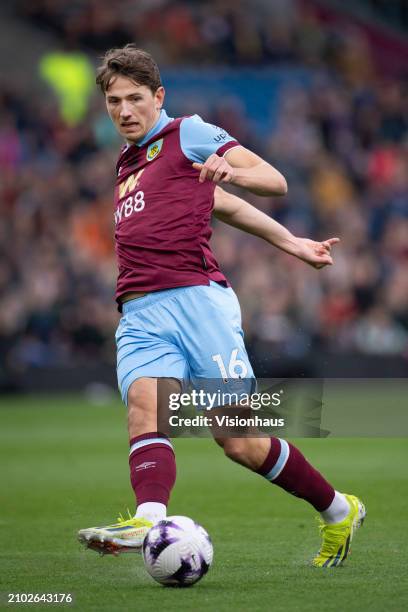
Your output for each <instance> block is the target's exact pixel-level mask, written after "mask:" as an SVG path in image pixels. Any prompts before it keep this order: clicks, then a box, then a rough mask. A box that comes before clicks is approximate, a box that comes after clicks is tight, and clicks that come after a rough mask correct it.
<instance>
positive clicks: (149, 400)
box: [78, 292, 186, 554]
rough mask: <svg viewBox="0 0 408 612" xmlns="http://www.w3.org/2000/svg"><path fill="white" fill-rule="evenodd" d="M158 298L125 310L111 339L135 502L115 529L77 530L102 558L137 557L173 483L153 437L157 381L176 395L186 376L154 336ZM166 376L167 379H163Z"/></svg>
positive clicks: (171, 462) (173, 351)
mask: <svg viewBox="0 0 408 612" xmlns="http://www.w3.org/2000/svg"><path fill="white" fill-rule="evenodd" d="M160 293H164V292H157V293H156V294H154V296H150V295H149V296H146V297H145V298H140V299H139V300H134V301H132V302H128V303H126V304H125V305H124V317H123V318H122V320H121V323H120V324H119V327H118V331H117V334H116V339H117V345H118V382H119V388H120V390H121V394H122V399H123V401H124V403H125V404H126V405H127V408H128V430H129V444H130V452H129V467H130V480H131V484H132V488H133V491H134V493H135V497H136V503H137V510H136V515H135V516H134V517H133V516H129V517H128V518H127V519H126V518H122V517H120V518H119V520H118V522H117V523H114V524H112V525H107V526H103V527H91V528H87V529H82V530H81V531H80V532H79V533H78V538H79V540H80V541H81V542H82V543H83V544H85V545H86V546H87V547H89V548H92V549H94V550H97V551H99V552H101V553H102V554H106V553H112V554H118V553H119V552H139V551H140V549H141V545H142V543H143V539H144V537H145V535H146V533H147V531H148V529H149V528H150V527H151V526H152V525H153V524H154V523H155V522H157V521H159V520H161V519H162V518H164V517H165V516H166V506H167V503H168V500H169V495H170V492H171V489H172V488H173V486H174V482H175V477H176V463H175V456H174V450H173V447H172V444H171V442H170V440H169V439H168V437H167V436H166V435H164V434H163V433H161V432H160V431H158V426H157V405H158V393H157V390H158V380H157V379H158V378H159V377H160V383H161V387H160V388H161V392H162V393H163V386H164V388H165V389H166V388H167V389H168V392H171V390H175V389H176V390H179V383H178V382H177V379H182V378H183V377H184V375H185V371H186V361H185V357H184V355H182V353H181V352H180V350H179V348H178V347H177V346H175V345H174V344H173V343H171V342H170V339H169V338H167V339H166V338H163V337H161V336H160V335H159V333H156V332H157V330H159V329H160V327H165V326H166V321H165V317H166V311H165V310H164V311H163V309H161V307H160V298H161V296H160ZM166 374H167V375H168V376H169V377H171V378H169V379H167V378H165V375H166Z"/></svg>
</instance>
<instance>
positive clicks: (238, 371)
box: [211, 348, 248, 380]
mask: <svg viewBox="0 0 408 612" xmlns="http://www.w3.org/2000/svg"><path fill="white" fill-rule="evenodd" d="M238 350H239V349H237V348H234V349H232V351H231V356H230V359H229V363H228V369H227V366H226V365H225V363H224V360H223V358H222V356H221V353H217V354H216V355H212V356H211V358H212V360H213V361H215V362H216V364H217V365H218V367H219V369H220V373H221V377H222V378H223V379H224V380H228V378H245V377H246V376H247V374H248V368H247V365H246V363H245V361H243V360H242V359H237V357H238Z"/></svg>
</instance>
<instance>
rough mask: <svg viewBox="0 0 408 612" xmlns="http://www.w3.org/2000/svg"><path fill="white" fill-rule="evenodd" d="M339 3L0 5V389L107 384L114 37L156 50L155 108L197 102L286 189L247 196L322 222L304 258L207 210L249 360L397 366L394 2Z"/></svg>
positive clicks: (405, 322)
mask: <svg viewBox="0 0 408 612" xmlns="http://www.w3.org/2000/svg"><path fill="white" fill-rule="evenodd" d="M342 4H343V5H344V7H342ZM346 4H347V6H348V5H349V4H351V3H338V2H330V1H327V2H317V1H316V2H314V1H307V0H296V1H295V0H275V1H274V2H267V1H264V0H251V1H249V2H248V1H242V2H239V3H237V2H233V1H231V0H217V1H216V2H193V1H192V2H179V1H176V2H169V1H167V0H154V1H149V2H144V1H140V2H130V1H126V0H121V1H118V2H115V3H111V2H108V1H105V0H98V1H80V0H78V1H76V2H67V1H64V0H58V1H53V2H48V1H47V0H37V1H36V2H31V1H30V0H18V1H16V2H13V3H11V4H10V5H7V3H6V5H2V7H1V9H0V11H1V14H2V26H1V29H2V42H1V56H2V57H1V64H2V73H3V77H2V94H1V98H0V111H1V116H2V128H1V131H0V163H1V188H0V189H1V203H0V206H1V217H2V223H1V241H0V244H1V247H0V248H1V260H0V355H1V357H0V386H1V388H2V389H4V390H8V391H10V390H13V389H16V390H18V389H30V388H38V389H47V388H48V387H54V388H59V387H61V385H63V386H65V387H66V388H75V387H78V386H79V387H81V386H83V385H85V384H86V382H87V381H88V382H89V381H92V380H95V381H97V380H100V381H109V383H110V384H112V385H115V377H114V368H113V365H114V359H115V357H114V345H113V332H114V329H115V326H116V323H117V319H118V315H117V313H116V311H115V306H114V303H113V299H112V296H113V291H114V282H115V274H116V270H115V261H114V253H113V243H112V232H113V213H112V184H113V176H114V175H113V172H114V161H115V158H116V155H117V151H118V147H119V146H120V142H119V141H118V139H117V137H116V136H115V133H114V130H113V128H112V127H111V125H110V123H109V119H108V118H107V116H106V113H105V109H104V103H103V99H102V96H101V95H100V94H99V92H98V91H96V89H95V87H94V82H93V79H94V76H93V68H94V65H95V64H96V62H97V61H98V57H100V56H101V54H102V53H103V52H104V51H105V50H106V48H109V47H111V46H114V45H121V44H123V43H126V42H128V41H136V42H137V43H138V44H139V45H140V46H141V47H143V48H146V49H148V50H149V51H151V52H152V53H153V55H154V56H155V58H156V59H157V61H158V63H159V65H160V67H161V70H162V76H163V82H164V85H165V86H166V88H167V98H166V105H165V106H166V108H167V110H168V112H169V113H170V114H173V115H175V116H177V115H182V114H190V113H194V112H197V113H199V114H200V115H201V116H202V117H203V118H204V119H205V120H207V121H209V122H212V123H216V124H219V125H221V126H222V127H224V128H225V129H227V130H228V131H230V133H232V134H233V135H235V136H236V137H237V138H238V139H239V140H240V141H241V142H242V144H244V145H246V146H248V147H249V148H251V149H253V150H255V151H257V152H259V153H260V154H261V155H263V156H264V157H265V158H266V159H268V160H269V161H271V162H272V163H274V164H276V166H277V167H278V168H279V169H280V170H281V171H282V172H283V173H284V174H285V176H286V177H287V179H288V183H289V194H288V196H287V197H285V198H282V199H279V198H256V197H255V196H251V195H248V194H247V195H246V197H247V199H248V200H250V201H251V202H253V203H254V204H256V205H257V206H258V207H260V208H262V209H263V210H264V211H266V212H268V213H269V214H271V215H272V216H274V217H275V218H276V219H278V220H279V221H281V222H282V223H283V224H285V225H287V226H288V227H289V228H290V229H291V230H292V231H293V232H294V233H296V234H297V235H303V236H311V237H316V238H320V239H322V238H326V237H328V236H332V235H338V236H340V237H341V239H342V243H341V246H340V247H339V248H337V249H336V253H335V257H336V265H335V266H334V267H333V268H332V269H327V270H324V271H323V272H316V271H315V270H313V269H311V268H309V267H307V266H306V265H304V264H303V263H301V262H298V261H296V260H294V259H293V258H290V257H288V256H286V255H284V254H282V253H280V252H279V251H277V250H276V249H274V248H271V247H270V246H268V245H266V244H264V243H262V242H261V241H259V239H256V238H253V237H250V236H247V235H244V234H243V233H242V232H239V231H237V230H234V229H231V228H228V227H227V226H224V225H222V224H220V223H218V224H216V225H215V227H214V237H213V246H214V250H215V252H216V254H217V256H218V259H219V262H220V265H221V266H222V268H223V270H224V271H225V273H226V274H227V276H228V278H229V279H230V281H231V283H232V285H233V287H234V288H235V290H236V292H237V293H238V295H239V298H240V302H241V305H242V311H243V319H244V329H245V333H246V340H247V344H248V347H249V351H250V354H251V357H252V359H253V362H254V364H255V368H256V371H257V373H258V375H261V376H294V375H302V376H377V377H378V376H406V372H407V359H408V274H407V267H406V266H407V258H408V172H407V162H408V149H407V145H408V140H407V126H408V95H407V92H408V90H407V79H406V77H407V66H408V43H407V38H406V33H407V27H408V26H407V20H408V18H407V5H406V3H405V2H402V1H401V2H397V1H395V2H391V3H387V2H381V1H374V0H372V1H371V2H369V1H368V0H367V1H360V2H354V3H353V7H352V8H351V7H349V8H348V9H347V10H346V8H345V5H346ZM404 35H405V38H404Z"/></svg>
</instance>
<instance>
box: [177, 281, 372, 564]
mask: <svg viewBox="0 0 408 612" xmlns="http://www.w3.org/2000/svg"><path fill="white" fill-rule="evenodd" d="M196 289H197V290H198V289H199V290H200V292H201V293H202V294H203V295H201V296H200V297H201V299H200V300H199V301H197V303H196V305H195V306H196V308H195V315H196V321H200V322H204V323H206V325H207V326H206V327H203V328H198V329H197V330H196V333H195V334H193V331H192V332H191V335H190V342H189V345H188V346H187V347H186V348H187V349H188V355H189V362H190V367H191V369H192V376H193V377H194V375H195V376H196V377H197V379H196V382H198V384H199V381H200V379H201V380H202V381H204V382H203V384H206V382H205V378H207V379H215V378H217V377H218V379H219V381H220V385H221V386H223V385H224V387H226V390H227V391H230V390H233V389H234V386H235V385H237V384H238V383H239V382H240V381H237V380H236V379H235V380H234V377H235V378H236V375H237V374H238V375H239V376H243V377H244V378H246V380H247V381H248V379H250V378H251V377H253V372H252V368H251V365H250V363H249V359H248V355H247V353H246V349H245V346H244V342H243V334H242V329H241V320H240V309H239V304H238V300H237V299H236V296H235V294H233V292H232V291H231V290H230V289H224V288H223V287H220V286H217V287H203V288H196ZM197 293H198V291H197ZM185 324H186V327H188V321H186V323H185ZM231 356H233V358H232V357H231ZM234 363H235V364H238V372H237V371H235V370H234ZM231 364H232V365H231ZM230 366H231V367H230ZM217 368H218V369H217ZM229 377H231V378H229ZM244 382H245V381H243V383H242V384H244ZM230 383H231V384H230ZM229 386H231V388H230V389H229V388H227V387H229ZM216 441H217V442H218V444H220V445H221V446H222V447H223V448H224V452H225V454H226V456H227V457H229V458H230V459H232V460H233V461H236V462H237V463H240V464H241V465H243V466H245V467H247V468H249V469H251V470H252V471H254V472H257V473H259V474H260V475H261V476H263V477H264V478H265V479H267V480H268V481H269V482H271V483H272V484H275V485H277V486H279V487H281V488H283V489H284V490H285V491H287V492H288V493H291V494H292V495H295V496H296V497H299V498H301V499H304V500H305V501H307V502H308V503H310V504H311V505H312V506H313V507H314V508H315V509H316V510H317V511H318V512H319V513H320V515H321V518H322V521H324V523H323V525H322V535H323V544H322V548H321V550H320V552H319V554H318V555H317V556H316V557H315V559H314V564H315V565H325V566H332V565H333V566H336V565H338V564H340V563H341V562H342V561H343V560H344V559H345V558H346V556H347V554H348V550H349V544H350V541H351V538H352V536H353V531H354V529H355V528H356V527H358V526H359V525H360V523H361V522H362V520H363V518H364V516H365V510H364V506H363V505H362V504H361V502H359V500H357V498H355V497H353V496H347V495H344V494H342V493H339V492H338V491H336V490H335V489H334V487H333V486H332V485H331V484H330V483H329V482H328V481H327V480H326V479H325V478H324V477H323V476H322V474H320V472H319V471H318V470H316V469H315V468H314V467H313V466H312V465H311V464H310V462H309V461H308V460H307V459H306V458H305V457H304V455H303V454H302V453H301V452H300V451H299V449H297V448H296V447H295V446H294V445H292V444H290V443H288V442H286V441H285V440H281V439H279V438H275V437H272V438H250V437H240V438H227V437H225V436H219V437H218V438H216Z"/></svg>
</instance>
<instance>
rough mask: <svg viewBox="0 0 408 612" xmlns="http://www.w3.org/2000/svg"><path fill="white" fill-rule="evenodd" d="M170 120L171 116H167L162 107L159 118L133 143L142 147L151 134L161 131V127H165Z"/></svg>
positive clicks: (171, 119)
mask: <svg viewBox="0 0 408 612" xmlns="http://www.w3.org/2000/svg"><path fill="white" fill-rule="evenodd" d="M170 121H173V118H172V117H169V116H168V115H167V113H166V111H165V110H164V109H163V108H162V110H161V111H160V115H159V118H158V120H157V121H156V123H155V124H154V126H153V127H152V128H151V129H150V130H149V131H148V132H147V134H145V135H144V136H143V138H142V139H141V140H139V142H135V145H136V146H138V147H142V146H143V145H144V144H146V142H147V141H148V140H150V138H153V136H155V135H156V134H158V133H159V132H161V131H162V129H163V128H165V127H166V125H167V124H168V123H170ZM127 146H128V147H129V146H130V145H129V144H128V145H127Z"/></svg>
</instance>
